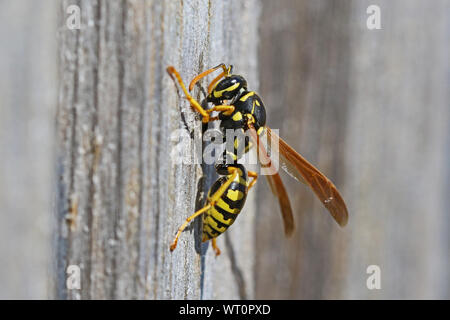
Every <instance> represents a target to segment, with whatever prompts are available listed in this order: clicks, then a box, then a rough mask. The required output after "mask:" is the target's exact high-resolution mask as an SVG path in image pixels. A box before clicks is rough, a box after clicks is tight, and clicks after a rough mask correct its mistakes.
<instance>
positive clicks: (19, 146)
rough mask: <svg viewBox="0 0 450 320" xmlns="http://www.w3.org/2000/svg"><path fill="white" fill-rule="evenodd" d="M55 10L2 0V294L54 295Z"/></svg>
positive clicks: (16, 296) (18, 296) (50, 4)
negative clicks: (51, 263) (49, 291)
mask: <svg viewBox="0 0 450 320" xmlns="http://www.w3.org/2000/svg"><path fill="white" fill-rule="evenodd" d="M56 11H57V10H56V7H55V2H54V1H48V0H47V1H39V2H37V1H36V2H30V1H1V2H0V48H1V51H0V52H1V53H0V299H45V298H47V276H48V265H49V260H50V238H51V236H50V229H51V228H50V220H51V219H50V217H51V215H50V213H51V196H50V195H51V191H52V185H51V181H52V170H53V167H52V166H53V158H52V155H53V152H52V147H53V143H52V142H53V140H52V138H53V137H54V130H53V128H54V127H53V124H54V114H55V103H56V98H55V97H56V88H55V86H56V64H55V58H56V41H55V29H56Z"/></svg>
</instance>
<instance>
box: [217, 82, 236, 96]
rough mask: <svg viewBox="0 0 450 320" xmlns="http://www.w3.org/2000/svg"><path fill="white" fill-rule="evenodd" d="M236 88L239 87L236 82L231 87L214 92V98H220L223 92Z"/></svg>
mask: <svg viewBox="0 0 450 320" xmlns="http://www.w3.org/2000/svg"><path fill="white" fill-rule="evenodd" d="M237 87H239V82H237V83H235V84H233V85H232V86H229V87H228V88H225V89H223V90H219V91H214V97H216V98H219V97H221V96H222V93H223V92H225V91H233V90H234V89H236V88H237Z"/></svg>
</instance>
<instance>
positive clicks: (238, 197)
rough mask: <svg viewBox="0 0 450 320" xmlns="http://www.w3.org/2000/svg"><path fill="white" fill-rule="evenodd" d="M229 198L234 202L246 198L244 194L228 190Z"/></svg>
mask: <svg viewBox="0 0 450 320" xmlns="http://www.w3.org/2000/svg"><path fill="white" fill-rule="evenodd" d="M227 198H228V199H230V200H233V201H238V200H241V199H242V198H244V194H243V193H242V192H241V191H239V190H228V193H227Z"/></svg>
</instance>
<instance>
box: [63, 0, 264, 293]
mask: <svg viewBox="0 0 450 320" xmlns="http://www.w3.org/2000/svg"><path fill="white" fill-rule="evenodd" d="M76 3H77V4H78V5H79V6H80V8H81V29H80V30H68V29H67V28H64V27H61V29H60V32H59V38H60V40H59V47H60V50H59V57H60V61H59V65H60V67H59V77H60V87H59V99H58V115H57V138H58V141H57V170H58V173H57V174H58V186H57V192H58V194H57V204H56V216H57V217H56V219H57V230H56V233H57V239H56V242H55V246H56V257H55V258H56V261H57V265H56V266H55V268H56V272H57V278H56V283H55V292H56V298H60V299H79V298H81V299H91V298H95V299H105V298H108V299H125V298H137V299H199V298H225V299H226V298H243V297H246V298H251V297H253V289H254V284H253V255H252V248H253V219H254V214H253V206H252V202H253V197H250V198H249V199H248V203H247V205H246V208H245V210H244V212H243V214H242V216H241V217H239V219H238V221H237V223H236V224H235V225H233V227H232V229H231V230H230V232H229V234H228V236H225V237H223V236H222V237H221V238H219V241H218V244H219V246H220V247H221V249H222V255H221V256H220V257H218V258H215V257H214V256H213V253H212V250H211V248H210V247H209V245H203V246H200V238H201V234H200V230H199V226H200V224H199V222H200V221H198V219H197V220H196V221H195V222H194V223H193V224H192V226H193V227H191V228H189V230H190V231H189V230H188V231H186V232H184V233H183V234H182V236H181V238H180V241H179V244H178V247H177V249H176V250H175V251H174V252H173V253H170V252H169V244H170V243H171V241H172V239H173V236H174V235H175V232H176V230H177V228H178V227H179V225H180V224H181V223H182V222H183V221H184V219H185V218H187V217H188V216H189V215H191V214H192V213H193V212H194V211H195V209H198V208H199V207H200V206H201V204H200V201H199V199H200V198H201V197H202V196H203V193H202V192H207V188H208V187H209V184H210V183H211V182H212V181H213V178H214V176H213V174H214V172H213V171H212V170H211V167H205V168H204V170H205V175H204V174H203V172H202V167H201V166H199V165H198V164H176V161H175V160H176V159H174V158H171V156H170V155H171V153H172V152H173V150H174V149H175V147H177V143H176V142H173V141H171V139H170V136H171V134H172V133H173V132H174V131H175V130H177V129H180V130H185V131H187V132H188V133H189V134H191V133H192V135H193V137H196V135H200V134H201V130H196V131H195V130H194V128H195V127H196V126H197V128H199V126H200V122H199V120H198V118H196V116H195V113H194V112H193V111H192V110H191V108H190V107H189V104H188V103H187V101H186V100H185V99H183V98H182V96H180V95H177V90H176V87H175V84H174V82H173V81H172V80H171V79H170V77H169V76H168V75H167V73H166V72H165V69H166V67H167V66H168V65H174V66H175V67H176V68H177V69H178V70H179V71H180V73H181V75H182V77H183V79H184V80H185V81H189V80H190V79H191V78H193V77H194V76H195V75H196V74H197V73H199V72H200V71H202V70H204V69H206V68H208V67H210V66H214V65H217V64H218V63H220V62H225V63H231V64H234V65H235V70H237V71H239V72H240V73H242V74H243V75H245V76H246V77H247V78H248V80H249V82H250V83H251V84H252V86H253V87H255V89H257V86H258V81H257V79H258V77H257V52H256V46H255V43H257V23H256V22H257V21H258V13H259V10H258V4H257V2H256V1H246V2H245V3H244V2H238V1H227V2H222V1H206V0H199V1H194V0H192V1H180V2H178V1H87V0H86V1H79V2H76ZM69 4H73V1H63V2H62V3H61V7H60V10H61V11H60V12H61V14H60V16H61V21H60V25H61V26H63V25H64V23H65V21H64V20H63V19H65V17H66V15H65V14H64V12H65V8H66V7H67V6H68V5H69ZM235 21H239V23H234V22H235ZM243 25H245V26H246V27H245V28H242V26H243ZM196 92H197V89H196ZM195 96H199V95H198V94H197V93H195ZM192 142H193V141H192ZM192 142H191V143H189V144H185V145H181V149H182V150H181V151H182V152H185V153H187V154H188V155H193V153H194V150H193V146H192ZM178 147H180V146H178ZM202 176H205V178H206V179H205V181H206V183H203V182H202V180H200V179H201V177H202ZM205 187H206V189H205ZM68 265H78V266H80V268H81V287H82V288H81V290H67V289H66V284H65V282H66V268H67V266H68Z"/></svg>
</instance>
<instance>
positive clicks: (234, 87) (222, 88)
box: [207, 75, 247, 105]
mask: <svg viewBox="0 0 450 320" xmlns="http://www.w3.org/2000/svg"><path fill="white" fill-rule="evenodd" d="M246 89H247V81H246V80H245V79H244V78H243V77H242V76H239V75H231V76H227V77H225V78H224V79H223V80H221V81H220V82H218V83H217V85H216V86H215V87H214V89H213V90H212V91H211V93H210V94H209V96H208V99H207V100H208V102H212V103H213V104H216V105H217V104H221V103H222V101H223V100H231V99H233V98H234V97H236V96H237V95H239V94H240V92H241V91H242V90H246Z"/></svg>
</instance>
